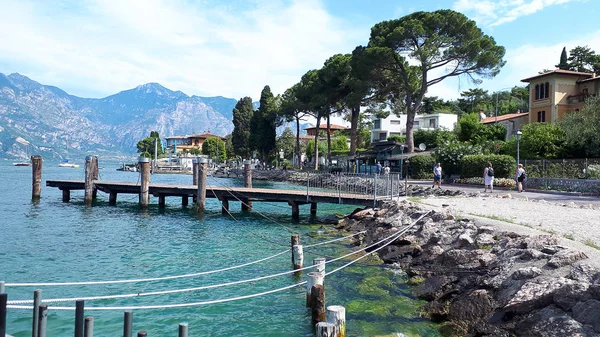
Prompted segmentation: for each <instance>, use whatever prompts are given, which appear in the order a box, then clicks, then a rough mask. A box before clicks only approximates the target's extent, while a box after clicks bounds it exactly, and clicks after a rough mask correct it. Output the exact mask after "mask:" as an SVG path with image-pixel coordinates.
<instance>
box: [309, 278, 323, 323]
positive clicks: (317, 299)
mask: <svg viewBox="0 0 600 337" xmlns="http://www.w3.org/2000/svg"><path fill="white" fill-rule="evenodd" d="M310 305H311V313H312V324H313V325H314V324H317V323H319V322H325V321H326V320H327V316H326V315H325V287H323V285H322V284H315V285H314V286H312V288H311V290H310Z"/></svg>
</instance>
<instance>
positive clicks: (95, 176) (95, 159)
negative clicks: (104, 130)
mask: <svg viewBox="0 0 600 337" xmlns="http://www.w3.org/2000/svg"><path fill="white" fill-rule="evenodd" d="M92 164H93V168H94V169H93V170H92V179H93V180H98V178H100V174H99V172H98V170H99V169H100V168H99V167H98V156H96V155H94V156H93V157H92ZM97 196H98V189H97V188H96V185H94V186H93V188H92V200H96V197H97Z"/></svg>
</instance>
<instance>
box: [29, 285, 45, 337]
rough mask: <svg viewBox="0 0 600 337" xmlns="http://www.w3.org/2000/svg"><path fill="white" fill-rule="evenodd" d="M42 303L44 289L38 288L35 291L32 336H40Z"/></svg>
mask: <svg viewBox="0 0 600 337" xmlns="http://www.w3.org/2000/svg"><path fill="white" fill-rule="evenodd" d="M40 303H42V291H41V290H40V289H37V290H34V291H33V320H32V327H31V337H38V333H39V324H40V322H39V318H40Z"/></svg>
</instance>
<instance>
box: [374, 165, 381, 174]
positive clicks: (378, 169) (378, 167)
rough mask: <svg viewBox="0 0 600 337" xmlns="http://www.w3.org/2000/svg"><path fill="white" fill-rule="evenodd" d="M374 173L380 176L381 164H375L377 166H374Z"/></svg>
mask: <svg viewBox="0 0 600 337" xmlns="http://www.w3.org/2000/svg"><path fill="white" fill-rule="evenodd" d="M375 172H377V174H378V175H379V174H381V162H377V166H375Z"/></svg>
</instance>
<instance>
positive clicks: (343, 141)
mask: <svg viewBox="0 0 600 337" xmlns="http://www.w3.org/2000/svg"><path fill="white" fill-rule="evenodd" d="M331 151H335V152H348V151H350V147H349V146H348V137H347V136H346V135H343V134H339V133H337V132H336V135H335V136H334V138H333V139H332V140H331Z"/></svg>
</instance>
